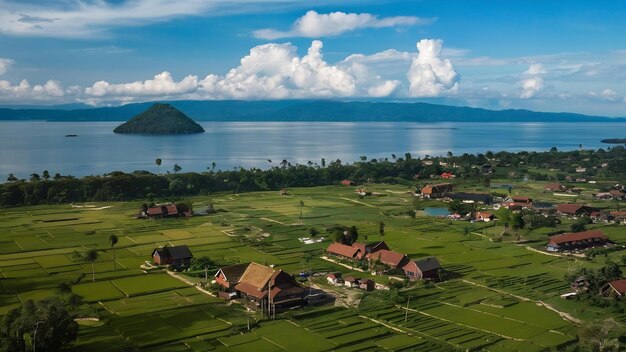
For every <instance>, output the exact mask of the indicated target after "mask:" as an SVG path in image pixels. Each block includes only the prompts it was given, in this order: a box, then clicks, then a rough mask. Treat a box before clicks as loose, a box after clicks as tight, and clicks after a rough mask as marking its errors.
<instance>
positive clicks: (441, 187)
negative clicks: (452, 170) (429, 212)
mask: <svg viewBox="0 0 626 352" xmlns="http://www.w3.org/2000/svg"><path fill="white" fill-rule="evenodd" d="M453 190H454V186H453V185H452V184H450V183H438V184H435V185H426V186H424V187H422V189H421V192H422V197H424V198H429V199H435V198H442V197H444V196H445V194H446V193H450V192H452V191H453Z"/></svg>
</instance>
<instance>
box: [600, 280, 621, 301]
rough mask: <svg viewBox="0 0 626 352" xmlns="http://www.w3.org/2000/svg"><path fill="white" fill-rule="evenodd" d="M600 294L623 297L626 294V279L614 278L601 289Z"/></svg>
mask: <svg viewBox="0 0 626 352" xmlns="http://www.w3.org/2000/svg"><path fill="white" fill-rule="evenodd" d="M600 294H601V295H602V296H604V297H610V298H621V297H623V296H624V294H626V280H625V279H620V280H614V281H611V282H609V283H607V284H606V285H604V287H602V288H601V289H600Z"/></svg>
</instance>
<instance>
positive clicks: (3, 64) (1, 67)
mask: <svg viewBox="0 0 626 352" xmlns="http://www.w3.org/2000/svg"><path fill="white" fill-rule="evenodd" d="M12 64H13V60H11V59H3V58H0V75H3V74H5V73H6V72H7V70H8V69H9V66H11V65H12Z"/></svg>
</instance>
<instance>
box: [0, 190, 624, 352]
mask: <svg viewBox="0 0 626 352" xmlns="http://www.w3.org/2000/svg"><path fill="white" fill-rule="evenodd" d="M507 182H508V181H507ZM508 183H510V182H508ZM514 186H515V192H519V193H520V194H523V195H526V196H530V197H532V198H533V199H535V200H542V201H548V202H557V201H560V199H558V197H556V196H553V195H551V194H546V193H544V191H543V186H544V183H533V182H528V183H520V184H514ZM366 187H367V189H368V191H373V192H376V193H379V194H380V196H371V197H364V198H361V199H359V198H357V197H356V195H355V193H354V187H345V186H326V187H315V188H292V189H289V194H288V195H280V193H279V192H254V193H244V194H217V195H213V196H210V197H209V196H204V197H192V198H189V199H186V200H184V201H185V202H187V203H188V204H193V207H194V209H195V210H196V211H201V210H203V209H206V208H207V207H208V206H209V204H210V203H211V204H213V206H214V207H215V209H218V210H220V211H218V212H216V213H215V214H211V215H203V216H194V217H191V218H186V219H182V218H180V219H158V220H146V219H134V215H136V214H137V213H138V211H139V209H140V208H141V202H139V201H138V202H123V203H122V202H107V203H96V202H94V203H89V205H92V206H93V207H83V208H80V207H72V206H70V205H46V206H31V207H21V208H11V209H4V210H0V275H1V276H0V277H1V278H2V279H1V281H0V316H1V315H5V314H7V313H8V312H9V311H10V310H11V309H13V308H15V307H18V306H19V305H20V304H21V303H22V302H24V301H26V300H29V299H33V300H37V299H43V298H46V297H49V296H54V295H59V294H62V293H59V285H60V284H61V283H68V282H69V283H71V291H72V292H73V293H75V294H77V295H80V296H81V297H82V301H81V302H79V303H78V304H76V307H75V308H74V309H75V311H76V312H77V314H78V315H79V316H81V317H84V318H95V319H92V320H80V325H81V327H80V332H79V337H78V340H77V341H76V343H75V344H74V345H73V347H72V348H71V349H72V350H75V351H99V350H102V346H106V349H107V350H122V349H137V350H150V351H209V350H216V351H247V350H252V349H254V350H256V351H290V350H295V349H297V350H301V351H329V350H336V351H357V350H381V349H384V350H397V351H401V350H416V349H417V350H428V351H448V350H455V349H459V350H489V351H517V350H524V351H533V350H537V351H540V350H545V349H556V348H560V347H562V346H566V345H568V344H572V343H575V342H576V340H577V328H578V326H577V325H578V323H577V322H585V321H591V320H594V319H597V318H602V317H606V316H607V315H612V316H614V317H615V318H616V319H618V320H622V321H623V319H624V315H623V314H622V313H615V312H609V311H608V310H607V309H605V308H601V307H595V306H591V305H588V304H584V303H582V302H578V301H575V300H572V301H570V300H563V299H561V298H560V297H559V296H560V295H561V294H563V293H566V292H569V291H570V288H569V284H568V283H567V282H566V281H565V280H564V276H565V274H567V273H568V271H570V270H572V269H573V268H578V267H580V266H585V267H589V268H599V267H601V266H603V265H604V263H605V262H606V261H607V260H609V259H613V260H615V261H618V262H619V258H620V257H621V255H622V253H620V252H611V253H608V254H607V255H606V256H597V257H596V258H595V259H593V260H583V259H580V258H578V257H566V256H554V255H546V254H545V253H542V252H540V251H537V250H532V249H538V250H541V249H542V246H544V245H545V243H546V239H547V234H548V233H550V232H554V231H558V230H563V231H567V230H568V229H569V226H570V225H571V223H572V221H573V220H568V219H563V220H562V222H561V223H560V224H558V225H557V227H556V228H549V229H548V228H539V229H536V230H520V232H519V233H518V235H519V236H520V237H521V238H520V239H521V240H522V241H527V243H524V244H523V245H522V244H518V243H516V238H515V237H516V236H508V237H507V236H501V233H502V232H503V226H502V225H500V224H497V222H496V223H495V224H497V225H494V223H493V222H491V223H482V222H481V223H478V222H476V223H470V222H460V221H451V220H447V219H439V218H436V217H428V216H424V215H420V214H421V213H420V212H418V213H417V216H415V217H414V218H413V217H411V216H409V211H410V210H414V209H424V208H425V207H433V206H434V207H442V206H444V207H445V206H446V205H442V203H441V202H440V201H437V200H421V199H416V198H415V197H414V196H412V195H410V194H408V193H407V191H408V190H409V189H408V188H407V187H406V186H400V185H388V184H368V185H366ZM459 188H460V189H461V190H464V191H468V192H469V191H474V192H477V191H484V186H482V185H473V184H464V185H460V186H459ZM591 193H592V190H591V189H589V190H584V191H583V192H582V193H581V194H580V195H577V199H576V200H580V201H585V202H592V200H591V199H592V198H591ZM163 201H167V200H166V199H164V200H163ZM568 201H572V202H574V201H575V200H569V199H568ZM301 202H302V203H301ZM593 202H595V201H593ZM598 205H600V206H602V204H600V203H598ZM379 221H383V222H384V223H385V231H384V235H381V234H380V233H379ZM335 224H340V225H342V226H348V227H350V226H356V227H357V228H358V230H359V240H360V241H364V242H365V241H367V242H372V241H378V240H384V241H385V242H386V243H387V244H388V245H389V246H390V247H391V249H393V250H395V251H398V252H401V253H403V254H407V255H408V256H409V257H410V258H420V257H425V256H436V257H437V259H438V260H439V261H440V263H441V265H442V266H443V267H444V268H445V269H446V270H447V271H448V272H449V276H448V279H447V280H446V281H445V282H441V283H437V284H423V283H417V284H416V285H413V286H410V287H406V288H402V289H400V290H399V291H395V292H397V294H398V297H395V298H394V299H390V294H391V291H385V290H380V291H373V292H368V293H365V292H364V291H359V295H362V297H361V298H362V299H361V300H360V304H359V306H358V307H353V308H346V307H341V306H323V307H316V308H305V309H301V310H295V311H291V312H288V313H285V314H283V315H280V316H277V319H276V320H267V319H264V318H263V317H261V316H260V315H259V314H258V313H253V312H249V311H247V310H245V309H244V308H243V307H242V306H240V305H238V304H227V303H226V302H224V301H222V300H221V299H218V298H215V297H213V296H210V295H207V294H206V293H204V292H202V291H200V290H197V289H196V288H194V287H193V286H190V285H188V284H187V283H185V282H183V281H181V280H177V279H176V278H175V277H173V276H171V275H167V274H166V273H164V272H163V271H160V270H153V271H150V270H148V271H144V270H142V269H141V268H140V266H141V265H142V264H144V262H145V261H146V260H150V259H151V258H150V254H151V252H152V250H153V249H154V248H156V247H158V246H164V245H171V246H176V245H187V246H189V248H190V249H191V251H192V252H193V254H194V256H195V257H196V258H198V257H202V256H207V257H209V258H211V259H212V260H213V261H214V262H215V263H216V264H217V265H218V266H219V265H228V264H233V263H244V262H249V261H255V262H258V263H265V264H267V265H270V264H273V265H275V266H276V267H279V268H281V269H283V270H286V271H288V272H290V273H292V274H297V273H299V272H302V271H308V269H311V270H312V271H313V272H318V273H325V272H331V271H338V272H342V273H343V274H344V276H345V275H349V274H353V275H355V276H359V277H362V278H372V279H373V280H374V281H376V282H377V283H381V284H387V283H388V281H389V279H388V278H387V277H386V276H376V275H371V274H368V273H362V272H357V271H350V269H347V268H346V267H345V266H342V265H338V264H336V263H332V262H329V261H325V260H322V259H321V258H320V257H321V256H322V255H323V250H324V248H326V247H327V246H328V244H329V243H330V242H329V241H328V238H329V237H332V236H330V235H329V234H328V233H327V232H326V231H324V230H325V229H327V228H330V227H332V226H333V225H335ZM311 227H315V228H317V229H318V230H319V232H320V234H319V235H318V236H320V237H321V236H324V237H326V238H327V240H326V241H324V242H321V243H312V244H303V243H302V242H300V241H299V240H298V238H299V237H309V236H310V235H309V229H310V228H311ZM466 228H468V230H469V233H468V234H466V233H467V231H466ZM588 228H589V229H596V228H599V229H602V230H603V231H604V232H605V233H606V234H607V235H608V236H609V238H610V239H611V240H612V241H614V242H616V243H617V244H618V245H621V244H625V243H626V231H624V228H623V227H620V226H619V225H616V224H592V225H589V226H588ZM112 234H114V235H116V236H117V237H118V238H119V242H118V243H117V244H116V245H115V246H114V247H113V248H112V247H111V246H110V244H109V241H108V239H109V237H110V235H112ZM494 237H500V238H501V241H497V242H496V241H492V238H494ZM90 249H96V250H98V251H99V256H98V259H97V260H96V261H95V263H94V266H93V270H94V272H95V273H92V265H91V263H89V262H86V261H85V260H84V259H83V253H85V252H86V251H88V250H90ZM307 254H310V255H307ZM114 258H115V263H114ZM305 258H306V259H305ZM620 263H621V262H620ZM195 274H196V273H179V274H178V275H185V278H186V280H187V281H191V282H193V283H202V282H204V274H203V273H198V274H199V275H195ZM313 281H314V283H315V284H316V285H318V286H320V287H322V288H323V289H326V290H328V291H333V290H336V288H334V287H331V286H329V285H328V284H327V283H326V280H325V278H324V276H319V277H315V278H314V279H313ZM304 285H305V286H306V285H307V283H306V282H305V283H304ZM344 289H346V288H342V290H344ZM355 290H356V289H355ZM392 291H393V290H392ZM559 312H561V313H562V315H563V316H565V317H569V318H567V319H566V318H564V317H562V316H561V315H559Z"/></svg>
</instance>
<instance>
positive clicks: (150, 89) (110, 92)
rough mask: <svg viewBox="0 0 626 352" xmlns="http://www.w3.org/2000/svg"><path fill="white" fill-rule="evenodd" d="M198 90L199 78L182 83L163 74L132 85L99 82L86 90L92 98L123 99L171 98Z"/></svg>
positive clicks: (166, 73)
mask: <svg viewBox="0 0 626 352" xmlns="http://www.w3.org/2000/svg"><path fill="white" fill-rule="evenodd" d="M197 88H198V77H196V76H192V75H189V76H187V77H185V78H183V79H182V80H181V81H180V82H175V81H174V79H173V78H172V75H171V74H170V73H169V72H167V71H164V72H161V73H159V74H158V75H156V76H154V78H153V79H150V80H145V81H135V82H132V83H122V84H111V83H109V82H107V81H98V82H96V83H94V84H93V85H92V86H91V87H89V88H87V89H85V94H86V95H88V96H90V97H123V96H130V97H136V96H161V97H165V96H171V95H181V94H185V93H191V92H193V91H194V90H196V89H197Z"/></svg>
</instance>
